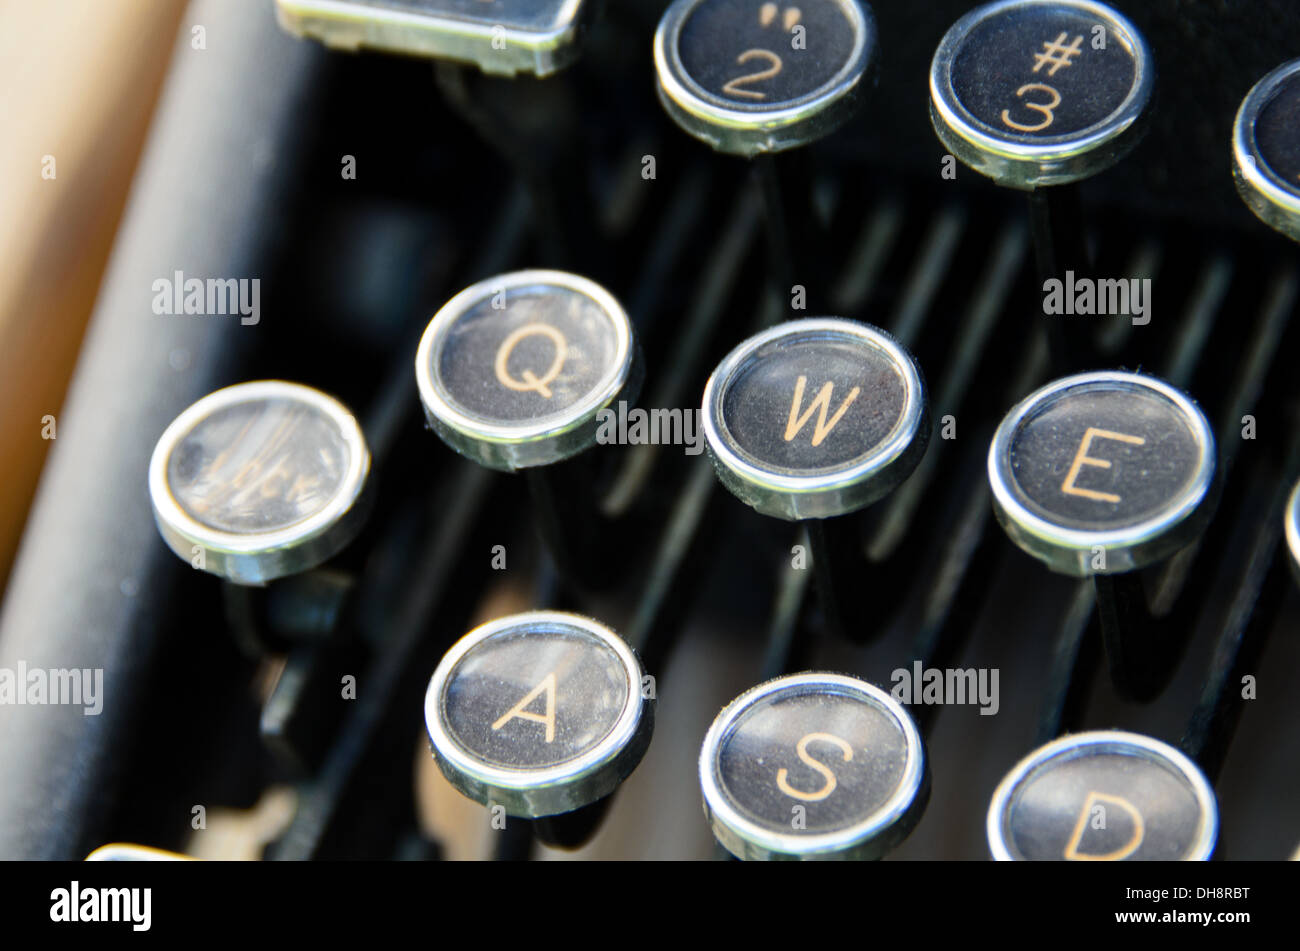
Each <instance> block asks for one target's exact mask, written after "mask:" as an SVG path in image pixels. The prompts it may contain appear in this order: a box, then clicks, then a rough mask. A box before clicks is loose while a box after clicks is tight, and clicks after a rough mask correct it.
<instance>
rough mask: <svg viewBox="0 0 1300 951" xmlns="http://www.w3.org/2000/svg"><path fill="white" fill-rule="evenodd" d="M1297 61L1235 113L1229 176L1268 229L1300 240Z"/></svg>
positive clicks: (1271, 77) (1267, 78) (1299, 74)
mask: <svg viewBox="0 0 1300 951" xmlns="http://www.w3.org/2000/svg"><path fill="white" fill-rule="evenodd" d="M1298 111H1300V59H1298V60H1292V61H1291V62H1289V63H1286V64H1285V65H1283V66H1279V67H1278V68H1277V69H1275V70H1273V72H1271V73H1269V74H1268V75H1267V76H1265V77H1264V78H1263V79H1261V80H1260V81H1259V82H1258V83H1257V84H1256V85H1255V88H1253V89H1252V90H1251V91H1250V93H1249V94H1248V95H1247V96H1246V98H1245V100H1243V102H1242V104H1241V108H1240V109H1239V110H1238V111H1237V121H1236V123H1235V125H1234V126H1233V133H1232V172H1233V179H1234V180H1235V181H1236V183H1237V191H1238V192H1239V193H1240V194H1241V198H1242V200H1243V201H1245V203H1246V204H1247V205H1248V206H1249V207H1250V210H1251V211H1253V212H1254V213H1255V214H1256V215H1258V216H1259V218H1260V219H1261V220H1262V221H1264V222H1266V223H1267V224H1268V225H1269V226H1270V227H1272V228H1276V229H1277V230H1278V231H1280V232H1282V233H1283V234H1285V235H1287V236H1288V237H1290V238H1293V239H1296V240H1300V130H1297V128H1296V123H1295V116H1296V114H1297V112H1298Z"/></svg>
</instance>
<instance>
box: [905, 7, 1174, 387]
mask: <svg viewBox="0 0 1300 951" xmlns="http://www.w3.org/2000/svg"><path fill="white" fill-rule="evenodd" d="M1153 85H1154V66H1153V65H1152V62H1151V55H1150V52H1149V51H1148V49H1147V45H1146V41H1145V40H1144V39H1143V38H1142V35H1141V34H1140V33H1139V32H1138V31H1137V29H1136V28H1135V27H1134V26H1133V24H1132V23H1130V22H1129V21H1128V20H1127V19H1126V18H1125V17H1123V16H1122V15H1121V14H1119V13H1118V12H1116V11H1115V10H1113V9H1111V8H1110V7H1108V6H1106V5H1105V4H1102V3H1095V2H1092V0H1001V2H998V3H990V4H986V5H984V6H982V7H979V8H977V9H975V10H972V11H971V12H970V13H968V14H967V15H966V16H964V17H962V18H961V19H960V20H958V21H957V23H956V24H954V25H953V27H952V28H951V29H950V30H949V31H948V33H947V34H946V35H945V36H944V38H943V41H942V42H941V43H940V44H939V48H938V50H937V51H936V52H935V54H934V60H933V61H932V63H931V67H930V118H931V121H932V123H933V125H934V129H935V132H936V133H937V134H938V136H939V139H940V140H941V141H942V142H943V144H944V146H945V147H946V148H947V149H948V150H949V151H950V152H952V154H953V155H955V156H956V157H957V158H959V159H960V160H961V161H962V162H964V163H965V164H967V165H968V166H970V167H971V168H973V169H975V170H976V171H977V172H979V173H980V174H982V175H987V176H988V177H990V178H992V179H993V180H994V181H996V182H997V183H998V184H1000V185H1003V186H1006V187H1010V188H1018V189H1027V190H1029V206H1030V215H1031V219H1032V221H1033V225H1034V243H1035V251H1036V256H1037V263H1038V278H1039V286H1040V287H1042V286H1043V285H1044V283H1045V282H1047V281H1049V280H1063V279H1066V278H1067V276H1068V275H1069V273H1070V272H1073V273H1075V274H1088V273H1090V272H1091V262H1090V260H1089V254H1088V249H1087V246H1086V242H1085V240H1084V226H1083V220H1082V215H1081V213H1080V209H1079V195H1078V191H1077V189H1076V188H1075V185H1074V183H1076V182H1078V181H1080V180H1082V179H1085V178H1089V177H1091V176H1093V175H1096V174H1097V173H1098V172H1101V171H1103V170H1105V169H1107V168H1109V167H1111V166H1112V165H1114V164H1115V163H1116V162H1118V161H1119V160H1120V159H1121V158H1123V157H1124V156H1125V155H1127V154H1128V153H1129V152H1130V151H1131V150H1132V149H1133V147H1134V146H1135V145H1136V144H1137V142H1138V141H1139V140H1140V138H1141V137H1142V133H1143V131H1144V130H1145V124H1146V123H1145V120H1146V117H1147V113H1148V108H1147V107H1148V105H1149V103H1150V99H1151V92H1152V88H1153ZM1044 329H1045V331H1046V333H1047V335H1048V341H1049V344H1050V347H1051V353H1052V362H1053V364H1054V366H1055V368H1056V372H1058V373H1067V372H1070V371H1073V370H1082V369H1087V368H1089V367H1090V366H1092V365H1093V356H1094V350H1095V341H1093V340H1092V338H1091V335H1090V331H1091V329H1092V328H1091V327H1089V326H1088V325H1086V324H1069V323H1062V322H1059V321H1056V322H1052V323H1049V324H1047V325H1045V327H1044Z"/></svg>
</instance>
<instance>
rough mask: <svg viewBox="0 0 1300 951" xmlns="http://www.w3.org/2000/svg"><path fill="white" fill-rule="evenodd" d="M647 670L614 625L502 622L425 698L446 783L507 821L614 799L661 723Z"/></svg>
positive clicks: (446, 664) (462, 648) (537, 617)
mask: <svg viewBox="0 0 1300 951" xmlns="http://www.w3.org/2000/svg"><path fill="white" fill-rule="evenodd" d="M642 676H643V670H642V668H641V663H640V661H639V660H638V659H637V657H636V654H635V653H633V651H632V649H631V648H630V647H628V645H627V644H626V643H625V642H624V641H623V640H622V638H620V637H619V636H618V635H617V634H615V633H614V632H613V631H611V630H610V629H609V628H607V627H605V626H604V625H602V624H599V623H597V622H595V621H592V620H589V619H588V618H584V617H579V616H578V615H575V614H565V613H562V612H558V611H533V612H529V613H526V614H517V615H514V616H511V617H504V618H499V619H497V620H495V621H491V622H489V623H487V624H484V625H482V626H481V627H478V628H475V629H474V630H473V631H470V632H469V633H468V634H466V635H465V636H464V637H463V638H461V639H460V640H459V641H458V642H457V643H456V645H455V646H454V647H452V649H451V650H450V651H448V652H447V654H446V656H445V657H443V659H442V662H441V663H439V664H438V669H437V670H436V671H434V674H433V679H432V680H430V682H429V690H428V693H427V694H426V696H425V703H424V716H425V723H426V725H427V727H428V730H429V737H430V739H431V740H432V743H433V755H434V758H435V759H436V760H437V762H438V766H439V767H440V768H441V769H442V772H443V774H444V775H445V776H446V777H447V779H448V780H449V781H450V782H451V783H452V785H454V786H455V787H456V788H457V789H459V790H460V791H461V792H462V793H464V794H465V795H466V796H468V797H469V798H471V799H474V800H477V801H478V802H481V803H484V804H485V805H500V806H503V807H505V810H506V812H507V813H508V814H509V815H514V816H527V817H541V816H552V815H556V814H559V813H567V812H571V811H573V810H575V809H579V808H581V807H583V806H587V805H589V804H591V803H595V802H597V801H598V800H600V799H602V798H604V797H605V796H607V795H609V794H610V793H612V792H613V791H614V789H615V788H616V787H617V786H618V784H619V783H620V782H622V781H623V780H624V779H625V778H626V777H627V776H628V775H629V774H630V773H631V772H632V770H634V769H635V768H636V766H637V764H638V763H639V762H640V761H641V757H642V755H644V753H645V751H646V747H647V746H648V745H649V743H650V734H651V732H652V730H653V727H654V706H653V703H652V702H651V701H649V700H647V699H645V698H644V697H643V695H642V689H641V682H642Z"/></svg>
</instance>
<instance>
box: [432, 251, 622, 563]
mask: <svg viewBox="0 0 1300 951" xmlns="http://www.w3.org/2000/svg"><path fill="white" fill-rule="evenodd" d="M415 377H416V380H417V382H418V384H419V390H420V399H421V401H422V402H423V404H424V411H425V415H426V416H427V417H428V420H429V424H430V425H431V426H432V427H433V429H434V431H435V432H437V434H438V435H439V436H440V437H441V438H442V440H443V441H444V442H446V443H447V445H449V446H450V447H451V448H452V449H454V450H456V451H457V452H458V453H460V454H461V455H464V456H466V457H468V458H470V459H472V460H473V461H475V462H477V463H478V464H479V465H483V466H487V467H488V468H491V469H498V470H502V471H507V472H509V471H518V470H526V471H527V472H528V475H529V488H530V490H531V491H532V493H533V502H534V506H535V508H536V515H537V517H538V519H539V527H540V529H541V531H542V533H543V535H544V536H545V537H546V540H547V543H548V545H549V547H550V550H551V552H552V554H553V555H554V557H555V559H556V561H557V563H558V564H559V566H560V567H561V569H562V570H563V571H564V572H565V574H566V576H568V577H569V578H570V579H571V580H578V581H587V582H592V583H597V582H599V581H602V580H607V575H608V568H609V566H610V564H611V560H610V559H609V558H607V557H605V552H604V545H605V542H606V541H607V538H604V537H602V532H601V526H600V524H599V519H598V515H597V512H596V506H595V501H594V498H595V493H594V490H593V488H592V487H591V485H590V484H589V483H590V473H588V472H587V471H586V470H585V469H584V468H583V467H581V466H566V467H564V468H563V469H558V468H557V467H558V466H559V465H560V464H561V463H564V462H565V461H566V460H572V459H575V457H577V456H578V455H579V454H581V453H582V452H583V451H584V450H586V449H588V448H590V447H591V446H593V445H594V444H595V443H596V438H597V432H598V429H599V426H600V422H599V418H600V414H601V411H602V410H606V409H609V408H610V407H612V406H614V405H615V404H616V403H618V402H620V401H626V402H627V403H629V404H630V403H632V402H633V401H635V399H636V396H637V393H638V392H639V390H640V385H641V377H642V366H641V360H640V355H639V352H638V348H637V345H636V341H635V339H634V336H633V332H632V325H631V323H630V322H629V321H628V318H627V314H626V313H625V312H624V310H623V308H622V306H621V305H620V304H619V303H618V301H617V300H615V299H614V297H613V296H612V295H611V294H610V293H609V292H608V291H606V290H605V289H604V288H603V287H601V286H600V285H598V284H596V283H595V282H593V281H589V280H587V279H586V278H583V277H578V276H577V275H574V274H567V273H565V272H562V271H540V270H536V271H517V272H515V273H512V274H503V275H499V276H497V277H493V278H489V279H488V280H485V281H481V282H479V283H478V284H475V285H473V286H471V287H468V288H466V289H465V290H463V291H461V292H460V293H459V294H457V295H456V296H455V297H453V298H452V299H451V300H450V301H448V302H447V303H446V304H445V305H444V306H443V307H442V309H441V310H439V311H438V313H437V314H435V315H434V318H433V320H432V321H430V323H429V326H428V328H427V329H426V330H425V332H424V336H423V338H422V339H421V340H420V347H419V351H418V353H417V355H416V359H415Z"/></svg>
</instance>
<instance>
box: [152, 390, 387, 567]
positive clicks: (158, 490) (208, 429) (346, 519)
mask: <svg viewBox="0 0 1300 951" xmlns="http://www.w3.org/2000/svg"><path fill="white" fill-rule="evenodd" d="M369 471H370V452H369V450H368V449H367V448H366V443H365V439H364V438H363V437H362V434H361V429H360V427H359V426H358V425H357V422H356V420H355V419H353V417H352V414H351V413H349V412H348V410H347V409H346V408H345V407H344V406H343V405H342V404H340V403H338V402H337V401H336V400H334V399H332V398H331V397H329V396H326V395H325V394H324V393H321V392H319V391H317V390H314V389H312V388H310V387H307V386H301V385H299V384H296V383H285V382H282V381H279V380H269V381H264V382H256V383H241V384H239V385H237V386H231V387H227V388H226V389H224V390H218V391H217V392H215V393H212V394H209V395H208V396H205V397H204V398H203V399H201V400H199V401H198V402H197V403H195V404H194V405H193V406H191V407H190V408H189V409H187V410H185V412H183V413H181V415H180V416H178V417H177V418H176V419H175V421H173V422H172V424H171V425H170V426H168V427H167V429H166V431H165V432H164V433H163V434H162V437H161V438H160V439H159V440H158V445H157V447H156V448H155V449H154V453H153V459H152V461H151V462H150V465H149V493H150V496H151V498H152V501H153V511H154V518H155V520H156V521H157V523H158V530H159V531H160V532H161V533H162V536H163V539H164V540H165V541H166V542H167V544H168V546H169V547H170V548H171V549H172V550H173V551H174V552H176V554H177V555H179V556H180V557H181V558H182V559H184V560H185V561H187V562H190V563H191V564H193V565H194V566H195V567H198V568H203V569H204V570H206V571H210V572H212V573H213V574H216V575H221V576H223V577H225V578H227V579H229V580H231V581H235V582H238V583H241V584H261V583H263V582H266V581H270V580H272V579H275V578H280V577H283V576H285V575H290V574H295V573H297V572H300V571H305V570H307V569H308V568H312V567H315V566H316V565H318V564H320V563H321V562H323V561H325V560H326V559H327V558H330V557H331V556H333V555H335V554H337V553H338V552H339V551H340V550H341V549H342V548H343V547H344V546H345V545H346V544H347V543H348V542H349V541H351V540H352V538H353V537H355V535H356V533H357V532H358V531H359V530H360V527H361V524H362V522H363V521H364V516H365V510H366V506H365V504H364V503H365V501H366V500H367V499H368V496H366V495H364V494H363V491H362V490H363V489H364V487H365V484H366V476H367V474H368V473H369Z"/></svg>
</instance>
